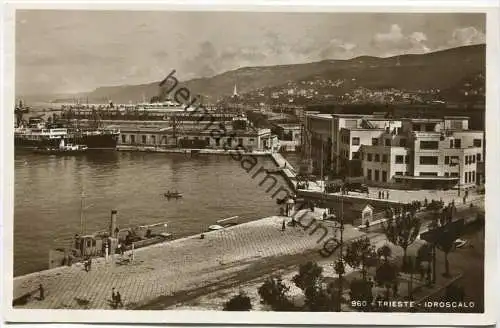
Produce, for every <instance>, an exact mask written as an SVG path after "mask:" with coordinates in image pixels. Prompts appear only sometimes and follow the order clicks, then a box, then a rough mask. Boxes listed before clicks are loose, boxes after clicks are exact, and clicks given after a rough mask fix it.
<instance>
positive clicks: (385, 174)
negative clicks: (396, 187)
mask: <svg viewBox="0 0 500 328" xmlns="http://www.w3.org/2000/svg"><path fill="white" fill-rule="evenodd" d="M382 182H387V171H382Z"/></svg>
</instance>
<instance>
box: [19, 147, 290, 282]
mask: <svg viewBox="0 0 500 328" xmlns="http://www.w3.org/2000/svg"><path fill="white" fill-rule="evenodd" d="M255 158H257V160H258V164H257V165H256V166H255V168H254V170H253V171H251V172H250V173H247V172H246V171H245V170H244V169H243V168H242V167H241V163H240V162H239V161H236V160H234V159H233V158H232V157H231V156H228V155H197V156H190V155H184V154H164V153H129V152H115V151H102V152H91V153H87V154H85V155H81V156H47V155H39V154H33V153H31V152H29V151H16V154H15V189H14V195H15V207H14V275H15V276H18V275H22V274H26V273H30V272H35V271H39V270H43V269H46V268H47V267H48V253H49V250H50V249H51V248H55V247H66V246H68V245H69V240H71V238H72V236H74V234H75V233H81V226H82V225H81V221H82V220H81V217H83V222H84V225H83V226H84V231H83V232H84V233H92V232H94V231H97V230H103V229H107V228H108V225H109V218H110V212H111V210H112V209H116V210H118V226H119V227H128V226H134V225H146V224H154V223H159V222H169V224H168V228H167V231H168V232H170V233H173V235H174V237H176V238H177V237H182V236H187V235H192V234H197V233H200V232H202V231H204V230H206V229H207V228H208V226H209V225H212V224H215V222H216V221H217V220H219V219H223V218H227V217H231V216H239V217H240V218H241V219H242V221H243V222H244V221H249V220H254V219H259V218H262V217H265V216H270V215H276V214H278V213H279V208H278V205H277V204H276V200H275V199H272V197H271V195H272V193H266V189H267V185H266V184H264V185H261V186H259V183H260V182H261V181H262V177H256V178H252V173H253V172H255V170H256V169H257V168H259V167H267V168H271V167H275V164H274V162H273V161H272V160H271V159H270V158H269V157H255ZM290 162H291V163H292V164H293V163H294V157H293V156H292V157H291V159H290ZM276 177H277V179H278V181H279V182H278V183H279V184H281V185H282V186H287V184H286V182H285V181H284V180H283V179H282V178H281V176H279V175H278V176H276ZM169 190H170V191H178V192H180V193H182V194H183V198H181V199H178V200H176V199H170V200H168V199H166V198H165V197H164V196H163V194H164V193H165V192H167V191H169ZM82 194H83V195H84V196H83V197H82ZM82 199H83V201H82ZM82 208H83V209H84V210H83V211H82V210H81V209H82ZM82 213H83V215H82Z"/></svg>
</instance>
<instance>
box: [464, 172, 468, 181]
mask: <svg viewBox="0 0 500 328" xmlns="http://www.w3.org/2000/svg"><path fill="white" fill-rule="evenodd" d="M467 173H469V172H465V174H464V180H465V183H467V182H469V181H468V180H467V178H468V177H469V175H468V174H467Z"/></svg>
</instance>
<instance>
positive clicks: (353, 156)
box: [352, 151, 359, 159]
mask: <svg viewBox="0 0 500 328" xmlns="http://www.w3.org/2000/svg"><path fill="white" fill-rule="evenodd" d="M352 159H359V151H353V152H352Z"/></svg>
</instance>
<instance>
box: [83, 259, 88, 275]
mask: <svg viewBox="0 0 500 328" xmlns="http://www.w3.org/2000/svg"><path fill="white" fill-rule="evenodd" d="M83 267H84V268H85V271H86V272H89V261H88V259H85V261H83Z"/></svg>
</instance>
